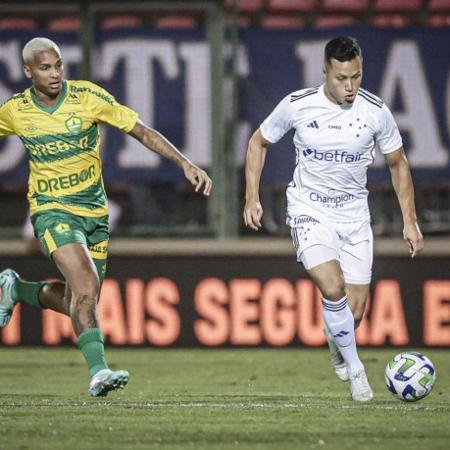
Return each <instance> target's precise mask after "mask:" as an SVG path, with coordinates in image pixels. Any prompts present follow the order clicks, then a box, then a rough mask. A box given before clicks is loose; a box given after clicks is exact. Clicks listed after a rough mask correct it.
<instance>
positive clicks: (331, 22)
mask: <svg viewBox="0 0 450 450" xmlns="http://www.w3.org/2000/svg"><path fill="white" fill-rule="evenodd" d="M356 24H358V20H357V19H356V18H355V17H352V16H320V17H319V18H317V20H316V21H315V23H314V26H315V27H316V28H336V27H349V26H352V25H356Z"/></svg>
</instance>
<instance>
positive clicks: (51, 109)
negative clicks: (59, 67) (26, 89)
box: [31, 80, 67, 114]
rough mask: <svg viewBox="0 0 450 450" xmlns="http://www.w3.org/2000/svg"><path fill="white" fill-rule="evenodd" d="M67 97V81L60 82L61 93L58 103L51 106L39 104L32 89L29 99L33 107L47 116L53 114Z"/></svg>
mask: <svg viewBox="0 0 450 450" xmlns="http://www.w3.org/2000/svg"><path fill="white" fill-rule="evenodd" d="M66 97H67V81H66V80H62V93H61V96H60V97H59V99H58V101H57V102H56V103H55V104H54V105H53V106H46V105H43V104H42V103H40V102H39V100H38V98H37V95H36V92H35V90H34V87H32V88H31V99H32V100H33V103H34V106H36V108H39V109H40V110H41V111H44V112H46V113H49V114H53V113H54V112H55V111H56V110H57V109H58V108H59V107H60V106H61V105H62V103H63V102H64V100H65V99H66Z"/></svg>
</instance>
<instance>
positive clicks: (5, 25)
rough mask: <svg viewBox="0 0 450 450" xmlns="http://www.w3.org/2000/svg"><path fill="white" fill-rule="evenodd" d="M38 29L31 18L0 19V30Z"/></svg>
mask: <svg viewBox="0 0 450 450" xmlns="http://www.w3.org/2000/svg"><path fill="white" fill-rule="evenodd" d="M37 27H38V24H37V22H36V20H35V19H33V18H31V17H14V16H13V17H5V18H4V19H0V30H34V29H35V28H37Z"/></svg>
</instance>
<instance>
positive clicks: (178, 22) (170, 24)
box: [155, 14, 198, 29]
mask: <svg viewBox="0 0 450 450" xmlns="http://www.w3.org/2000/svg"><path fill="white" fill-rule="evenodd" d="M197 25H198V23H197V19H196V18H195V17H194V16H190V15H181V14H174V15H169V16H164V17H158V18H157V19H156V21H155V27H156V28H159V29H164V28H195V27H196V26H197Z"/></svg>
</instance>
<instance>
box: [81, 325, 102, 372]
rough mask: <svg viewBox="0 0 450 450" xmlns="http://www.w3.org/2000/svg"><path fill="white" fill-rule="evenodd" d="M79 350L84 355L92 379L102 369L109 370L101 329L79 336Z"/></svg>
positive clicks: (88, 331)
mask: <svg viewBox="0 0 450 450" xmlns="http://www.w3.org/2000/svg"><path fill="white" fill-rule="evenodd" d="M77 343H78V348H79V349H80V350H81V353H83V356H84V359H85V360H86V363H87V365H88V367H89V373H90V374H91V377H92V376H93V375H95V374H96V373H97V372H99V371H100V370H102V369H107V368H108V364H106V360H105V347H104V345H103V333H102V331H101V330H100V328H89V329H88V330H86V331H84V332H83V333H81V334H80V335H79V336H78V341H77Z"/></svg>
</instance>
